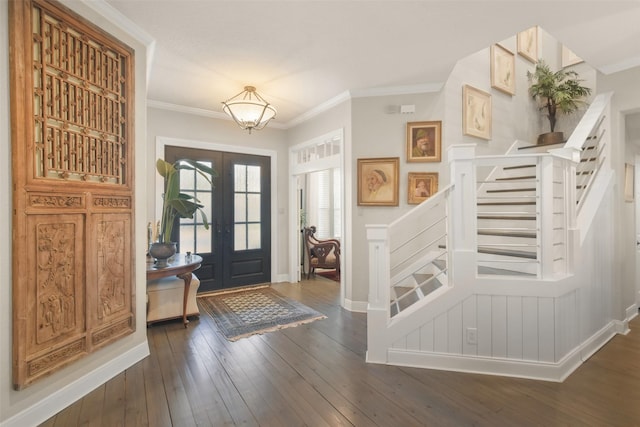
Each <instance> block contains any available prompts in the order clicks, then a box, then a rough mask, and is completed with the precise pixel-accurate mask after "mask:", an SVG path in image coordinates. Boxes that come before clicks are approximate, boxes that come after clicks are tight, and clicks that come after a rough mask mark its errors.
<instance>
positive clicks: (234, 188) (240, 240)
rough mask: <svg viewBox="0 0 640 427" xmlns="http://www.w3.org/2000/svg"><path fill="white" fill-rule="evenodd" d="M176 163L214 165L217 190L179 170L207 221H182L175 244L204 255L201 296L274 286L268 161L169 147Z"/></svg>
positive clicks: (184, 186)
mask: <svg viewBox="0 0 640 427" xmlns="http://www.w3.org/2000/svg"><path fill="white" fill-rule="evenodd" d="M164 151H165V153H164V157H165V160H167V161H168V162H171V163H174V162H176V161H178V160H180V159H190V160H194V161H198V162H203V163H206V164H207V165H208V166H211V167H212V168H213V169H214V170H215V171H216V172H217V173H218V176H217V177H216V178H215V179H214V182H213V185H210V184H209V183H208V182H207V181H206V180H204V179H202V178H200V177H199V175H198V174H197V173H196V172H195V171H192V170H181V172H180V189H181V192H183V193H186V194H190V195H192V196H194V197H196V198H197V199H198V200H199V201H200V203H201V204H202V205H204V208H203V209H204V210H205V212H206V214H207V217H208V219H209V223H210V226H209V228H208V229H206V228H205V224H204V222H203V220H202V218H201V217H198V216H197V217H194V218H193V219H190V218H181V219H179V223H178V224H176V226H175V227H174V234H175V235H174V236H172V239H173V240H174V241H176V242H178V250H179V251H180V252H182V253H186V252H192V253H197V254H198V255H200V256H202V258H203V262H202V266H201V268H200V269H199V270H198V273H197V275H198V278H199V279H200V288H199V292H210V291H215V290H221V289H228V288H235V287H239V286H247V285H254V284H257V283H266V282H270V281H271V180H270V177H271V170H270V159H269V157H266V156H260V155H252V154H243V153H231V152H224V151H214V150H206V149H200V148H186V147H176V146H165V149H164Z"/></svg>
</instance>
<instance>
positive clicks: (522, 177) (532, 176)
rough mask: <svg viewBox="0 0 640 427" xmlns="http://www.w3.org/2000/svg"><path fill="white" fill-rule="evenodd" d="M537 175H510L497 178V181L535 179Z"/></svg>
mask: <svg viewBox="0 0 640 427" xmlns="http://www.w3.org/2000/svg"><path fill="white" fill-rule="evenodd" d="M535 178H536V176H535V175H522V176H509V177H504V178H496V181H517V180H519V179H535Z"/></svg>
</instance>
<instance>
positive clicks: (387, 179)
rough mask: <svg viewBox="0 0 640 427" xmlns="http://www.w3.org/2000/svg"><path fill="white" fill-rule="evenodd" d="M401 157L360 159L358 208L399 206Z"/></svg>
mask: <svg viewBox="0 0 640 427" xmlns="http://www.w3.org/2000/svg"><path fill="white" fill-rule="evenodd" d="M399 169H400V158H399V157H384V158H375V159H358V206H398V182H399V178H398V174H399Z"/></svg>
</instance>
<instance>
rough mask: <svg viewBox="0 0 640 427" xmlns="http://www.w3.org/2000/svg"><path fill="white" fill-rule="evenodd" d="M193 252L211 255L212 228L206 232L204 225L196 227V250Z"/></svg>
mask: <svg viewBox="0 0 640 427" xmlns="http://www.w3.org/2000/svg"><path fill="white" fill-rule="evenodd" d="M183 252H186V251H183ZM192 252H195V253H199V254H208V253H211V227H209V229H208V230H206V229H205V228H204V225H198V226H196V250H195V251H192Z"/></svg>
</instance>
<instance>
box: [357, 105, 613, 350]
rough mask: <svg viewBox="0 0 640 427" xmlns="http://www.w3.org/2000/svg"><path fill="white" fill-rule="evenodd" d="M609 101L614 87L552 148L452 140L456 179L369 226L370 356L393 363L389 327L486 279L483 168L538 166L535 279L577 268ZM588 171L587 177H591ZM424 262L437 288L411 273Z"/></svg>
mask: <svg viewBox="0 0 640 427" xmlns="http://www.w3.org/2000/svg"><path fill="white" fill-rule="evenodd" d="M610 100H611V94H603V95H598V96H597V97H596V99H595V100H594V101H593V103H592V104H591V106H590V108H589V109H588V110H587V112H586V113H585V115H584V116H583V118H582V120H581V121H580V123H579V124H578V126H577V127H576V130H575V131H574V133H573V134H572V135H571V137H570V138H569V141H568V142H567V144H566V145H565V146H564V147H562V148H557V149H551V150H549V151H548V152H547V153H539V154H529V155H508V156H482V157H476V155H475V145H471V144H469V145H453V146H451V147H450V148H449V150H448V158H449V167H450V182H451V185H450V186H448V187H446V188H445V189H443V190H442V191H440V192H438V193H437V194H436V195H434V196H433V197H431V198H430V199H428V200H427V201H426V202H424V203H422V204H420V205H419V206H417V207H416V208H415V209H413V210H411V211H409V212H408V213H407V214H405V215H403V216H402V217H400V218H398V219H397V220H396V221H394V222H393V223H391V224H389V225H386V224H382V225H380V224H378V225H367V226H366V228H367V239H368V241H369V304H368V310H367V312H368V319H367V321H368V350H367V360H368V361H370V362H377V363H387V361H388V359H387V352H388V350H389V348H390V346H391V343H393V342H394V340H395V339H396V338H395V337H392V336H389V334H387V333H386V331H387V330H389V328H390V327H392V326H393V327H396V329H397V326H399V325H402V323H398V322H404V321H405V320H409V319H414V320H415V321H416V322H419V321H420V319H421V317H420V316H417V317H416V316H412V315H413V314H414V313H417V312H418V311H419V310H420V309H421V308H422V307H426V306H429V305H430V304H437V303H438V301H439V298H440V297H442V296H444V295H445V294H446V293H447V292H448V290H453V289H455V287H456V283H465V286H470V285H471V286H473V284H474V283H475V282H476V281H477V280H479V279H478V267H479V265H483V263H484V265H486V262H487V260H486V259H480V261H479V257H478V253H479V251H478V200H483V198H484V197H486V194H487V192H486V191H487V189H489V188H490V185H489V184H490V183H489V182H488V180H486V181H485V182H483V179H484V178H480V179H479V178H478V168H482V169H484V170H485V171H487V170H488V171H489V172H488V173H486V174H485V175H484V176H490V177H491V179H496V178H498V177H500V174H499V173H497V172H496V168H503V169H504V168H505V167H509V166H514V165H521V164H524V163H530V164H531V165H533V169H534V170H535V173H533V174H532V175H533V177H532V178H528V180H530V181H531V182H529V184H535V187H534V188H535V193H534V195H533V196H531V198H532V200H535V209H534V215H535V217H536V220H535V221H536V226H535V233H536V238H535V244H534V246H535V264H536V270H535V278H537V279H541V280H545V281H550V280H557V279H559V278H562V277H566V276H568V275H570V274H572V273H573V268H574V267H573V252H572V248H574V247H575V227H576V223H577V221H576V217H577V213H578V209H579V208H580V207H581V206H582V205H583V201H584V199H585V198H586V196H587V194H588V192H589V188H590V185H591V184H592V183H593V182H594V180H595V179H596V176H597V174H598V171H600V170H601V169H603V168H610V163H609V160H608V158H609V157H610V156H609V151H610V143H609V141H610V132H608V127H609V126H610V120H608V119H607V115H608V114H609V110H610ZM592 146H596V147H597V148H591V147H592ZM593 153H595V154H596V157H597V160H596V161H595V163H594V165H595V167H594V168H593V172H589V173H584V174H581V173H580V171H581V169H580V165H581V164H582V163H586V161H582V159H585V158H590V157H593ZM582 175H584V176H588V179H585V180H584V182H583V181H582V178H581V176H582ZM479 184H480V187H479V186H478V185H479ZM478 194H479V195H480V198H478V197H477V195H478ZM427 218H428V219H427ZM416 224H421V226H418V227H416ZM507 228H508V227H507ZM427 265H430V266H432V268H431V270H430V271H427V270H428V269H427V270H424V269H425V267H426V266H427ZM421 269H422V272H421V273H419V274H423V275H424V276H425V277H426V276H429V277H428V278H427V279H426V280H427V281H429V280H430V281H434V280H437V281H438V283H439V284H440V288H439V289H436V290H434V289H433V287H431V286H430V287H428V289H429V290H430V292H428V293H425V292H424V288H422V284H423V283H425V282H424V281H423V282H420V281H416V282H415V283H413V284H411V283H410V280H409V279H410V278H411V276H415V273H416V272H419V271H420V270H421ZM434 277H435V279H434ZM535 278H534V279H535ZM408 280H409V282H407V281H408ZM513 280H517V278H514V279H513ZM527 280H531V278H530V277H527ZM399 288H401V290H400V291H399ZM407 289H409V291H407ZM453 295H456V294H455V292H454V294H453ZM414 326H415V325H414ZM417 326H418V327H419V325H417Z"/></svg>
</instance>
